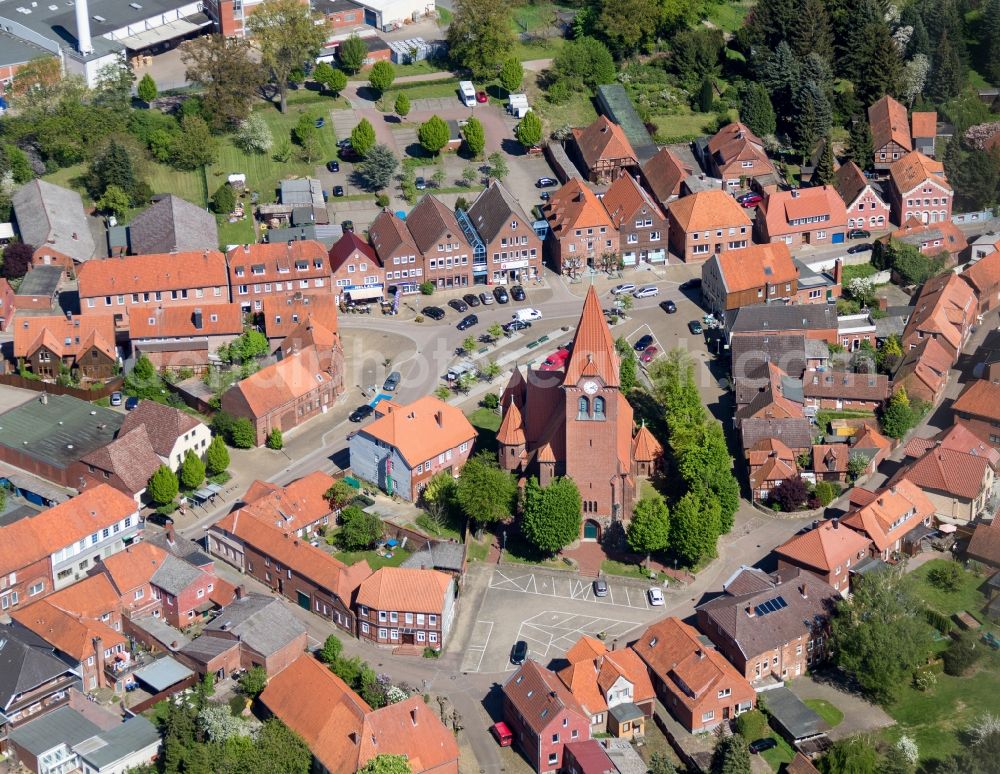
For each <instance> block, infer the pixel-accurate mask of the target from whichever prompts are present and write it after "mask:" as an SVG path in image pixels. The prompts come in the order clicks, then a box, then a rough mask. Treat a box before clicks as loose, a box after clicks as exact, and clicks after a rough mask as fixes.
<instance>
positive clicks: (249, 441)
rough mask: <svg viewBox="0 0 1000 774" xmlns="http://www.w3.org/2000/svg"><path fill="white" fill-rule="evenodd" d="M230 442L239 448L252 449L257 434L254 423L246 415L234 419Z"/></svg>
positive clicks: (230, 430)
mask: <svg viewBox="0 0 1000 774" xmlns="http://www.w3.org/2000/svg"><path fill="white" fill-rule="evenodd" d="M229 438H230V443H231V444H232V445H233V446H235V447H236V448H237V449H252V448H253V446H254V443H255V442H256V441H257V434H256V433H254V429H253V425H252V424H250V420H249V419H247V418H246V417H240V418H239V419H236V420H234V421H233V424H232V426H231V427H230V429H229Z"/></svg>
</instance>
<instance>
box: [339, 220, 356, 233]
mask: <svg viewBox="0 0 1000 774" xmlns="http://www.w3.org/2000/svg"><path fill="white" fill-rule="evenodd" d="M340 228H341V230H343V231H354V221H353V220H345V221H341V224H340Z"/></svg>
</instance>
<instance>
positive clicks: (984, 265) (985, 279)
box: [959, 243, 1000, 304]
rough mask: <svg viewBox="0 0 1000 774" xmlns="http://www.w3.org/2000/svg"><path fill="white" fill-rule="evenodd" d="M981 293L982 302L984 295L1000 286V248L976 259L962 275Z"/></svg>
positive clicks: (980, 299)
mask: <svg viewBox="0 0 1000 774" xmlns="http://www.w3.org/2000/svg"><path fill="white" fill-rule="evenodd" d="M998 244H1000V243H998ZM959 276H960V277H962V278H963V279H964V280H965V281H966V282H968V283H969V284H970V285H971V286H972V288H973V290H975V291H976V293H978V295H979V301H980V304H982V302H983V300H984V298H983V297H984V295H985V294H988V293H990V292H993V290H994V289H995V288H996V287H998V286H1000V249H996V250H994V251H993V252H992V253H990V254H989V255H986V256H984V257H983V258H981V259H979V260H978V261H976V262H975V263H974V264H972V265H971V266H969V267H968V268H966V269H965V271H963V272H962V273H961V274H960V275H959Z"/></svg>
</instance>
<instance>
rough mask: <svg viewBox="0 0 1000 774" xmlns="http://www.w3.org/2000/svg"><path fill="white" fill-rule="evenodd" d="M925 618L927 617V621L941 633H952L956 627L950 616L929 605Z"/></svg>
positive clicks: (925, 611)
mask: <svg viewBox="0 0 1000 774" xmlns="http://www.w3.org/2000/svg"><path fill="white" fill-rule="evenodd" d="M924 618H926V619H927V623H929V624H930V625H931V626H933V627H934V628H935V629H937V630H938V631H939V632H941V634H945V635H947V634H951V630H952V629H953V628H955V625H954V624H953V623H952V621H951V619H950V618H949V617H948V616H946V615H944V614H943V613H939V612H938V611H937V610H934V609H932V608H929V607H928V608H926V609H925V610H924Z"/></svg>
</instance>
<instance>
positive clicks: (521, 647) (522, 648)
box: [510, 640, 528, 666]
mask: <svg viewBox="0 0 1000 774" xmlns="http://www.w3.org/2000/svg"><path fill="white" fill-rule="evenodd" d="M527 660H528V643H526V642H525V641H524V640H518V641H517V642H515V643H514V647H513V648H511V649H510V663H511V664H514V665H515V666H520V665H521V664H523V663H524V662H525V661H527Z"/></svg>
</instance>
